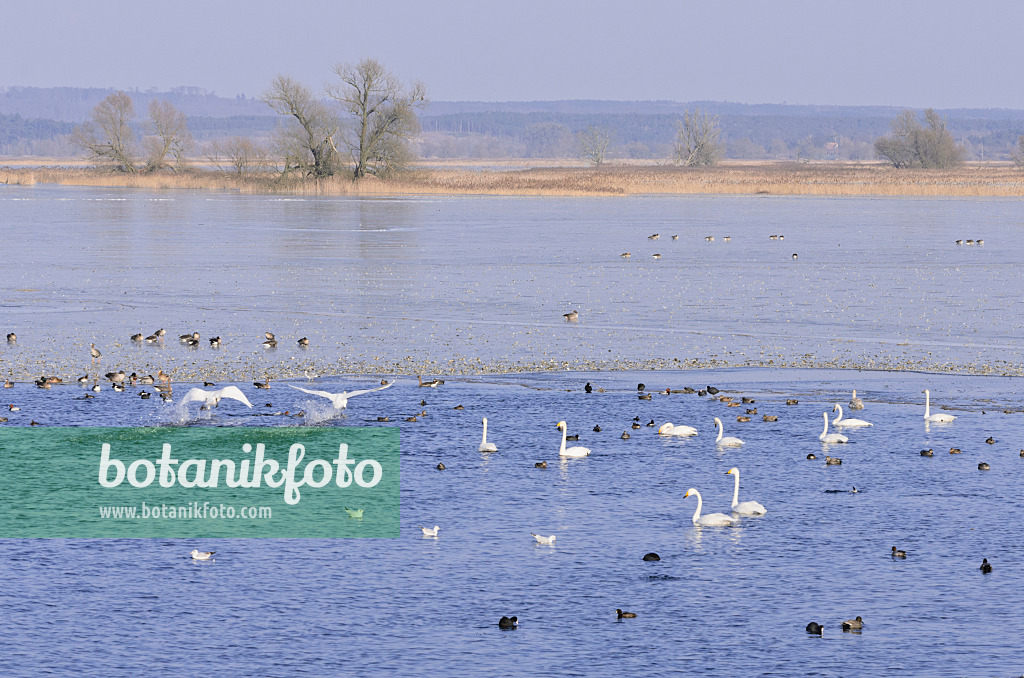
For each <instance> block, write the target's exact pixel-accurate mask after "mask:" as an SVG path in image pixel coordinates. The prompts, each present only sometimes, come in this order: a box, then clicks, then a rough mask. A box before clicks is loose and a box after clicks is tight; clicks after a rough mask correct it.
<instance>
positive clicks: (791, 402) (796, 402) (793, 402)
mask: <svg viewBox="0 0 1024 678" xmlns="http://www.w3.org/2000/svg"><path fill="white" fill-rule="evenodd" d="M786 404H787V405H799V404H800V401H799V400H797V399H796V398H787V399H786Z"/></svg>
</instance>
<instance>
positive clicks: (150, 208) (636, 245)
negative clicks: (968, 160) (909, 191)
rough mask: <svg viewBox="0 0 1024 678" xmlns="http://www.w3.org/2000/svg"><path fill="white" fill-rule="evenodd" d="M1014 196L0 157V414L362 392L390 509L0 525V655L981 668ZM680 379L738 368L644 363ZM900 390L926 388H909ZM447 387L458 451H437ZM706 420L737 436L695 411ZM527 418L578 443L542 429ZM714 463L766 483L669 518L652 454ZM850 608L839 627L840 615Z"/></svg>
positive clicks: (1002, 606) (998, 587) (276, 408)
mask: <svg viewBox="0 0 1024 678" xmlns="http://www.w3.org/2000/svg"><path fill="white" fill-rule="evenodd" d="M1020 215H1021V210H1020V201H1019V200H1012V199H979V200H962V199H961V200H948V199H914V200H904V199H881V198H879V199H870V198H841V199H840V198H836V199H831V198H814V197H805V198H804V197H802V198H781V197H773V196H757V197H730V196H715V197H653V198H599V199H593V198H591V199H561V198H543V199H537V198H495V197H471V198H458V197H456V198H431V197H424V198H400V199H380V198H377V199H350V198H323V199H318V198H282V197H280V196H242V195H233V194H207V193H188V192H163V193H153V192H139V191H115V190H106V189H76V188H68V187H52V186H35V187H8V186H0V223H3V224H4V233H5V236H4V240H5V243H4V250H5V254H6V255H7V256H6V257H5V269H4V273H3V275H2V278H0V279H2V280H3V286H2V299H0V332H2V333H3V334H6V333H8V332H15V333H16V334H17V341H16V343H14V344H6V343H3V342H2V341H0V361H2V362H0V376H4V377H5V378H9V379H11V380H12V381H14V382H16V383H15V385H14V387H13V388H11V389H8V390H4V391H3V392H2V393H3V396H4V397H5V398H6V400H4V401H3V402H4V403H14V404H17V406H18V407H20V408H21V409H20V411H16V412H6V411H0V414H3V415H5V416H7V418H8V421H7V422H6V423H0V430H3V429H5V428H10V427H19V426H27V425H28V424H29V422H30V421H37V422H39V423H41V424H43V425H44V426H84V425H89V426H137V425H155V426H171V425H173V426H178V425H187V426H303V425H313V424H315V425H320V426H399V427H400V429H401V450H402V483H401V516H402V520H401V527H402V531H401V537H399V538H397V539H336V540H305V539H296V540H267V539H263V540H260V539H215V540H185V539H139V540H132V539H105V540H77V539H55V540H15V539H4V540H0V553H2V555H3V557H2V558H0V572H2V578H3V581H4V584H5V585H4V586H3V588H2V590H0V606H2V607H3V608H4V609H5V611H7V614H6V615H4V621H3V622H0V625H2V627H3V633H4V637H5V640H6V646H7V648H8V651H7V652H5V653H3V656H2V657H0V672H2V673H4V674H5V675H24V674H29V673H31V674H33V675H35V674H39V673H47V672H49V673H54V674H63V673H70V672H75V673H76V674H80V675H88V676H92V675H97V676H99V675H102V676H107V675H111V674H129V675H137V674H139V673H144V674H152V673H165V672H171V671H174V672H180V671H181V670H182V666H181V665H182V664H183V663H185V664H186V669H185V670H188V671H193V670H210V671H218V670H219V671H220V672H227V673H229V674H231V675H304V674H306V675H325V674H338V673H352V674H355V675H438V674H482V673H498V672H503V673H511V674H517V675H534V674H538V673H543V674H551V675H591V674H608V673H612V672H618V673H622V672H630V673H640V672H642V673H644V674H647V675H670V674H677V673H679V672H683V671H688V672H696V673H702V674H712V675H794V674H801V675H822V676H833V675H848V674H850V673H853V672H864V673H867V674H871V675H888V674H893V673H897V672H899V673H901V674H906V675H920V676H960V675H983V676H1010V675H1019V674H1021V673H1022V672H1024V654H1022V653H1021V651H1020V649H1019V639H1020V638H1021V637H1022V636H1024V621H1022V619H1021V616H1020V614H1019V612H1020V610H1021V609H1022V604H1024V587H1022V586H1021V581H1022V577H1024V558H1022V555H1024V553H1022V552H1024V547H1022V546H1021V539H1020V534H1021V533H1020V530H1019V529H1017V528H1013V527H1012V525H1013V520H1014V516H1015V515H1016V514H1017V513H1019V512H1020V509H1021V499H1020V488H1021V487H1022V481H1024V458H1021V456H1020V449H1021V447H1024V439H1022V438H1021V435H1020V432H1021V425H1022V420H1024V408H1022V391H1024V380H1022V379H1021V376H1022V367H1024V365H1022V362H1024V361H1022V360H1021V353H1020V338H1021V318H1022V316H1021V314H1020V313H1019V309H1018V306H1019V303H1020V301H1019V290H1020V289H1021V288H1022V285H1021V281H1020V278H1021V275H1022V273H1021V267H1020V265H1019V263H1020V256H1019V255H1020V250H1019V247H1018V246H1017V242H1019V239H1018V234H1019V232H1020V227H1021V225H1022V223H1021V222H1022V218H1021V216H1020ZM656 233H657V234H660V236H659V238H658V239H656V240H651V239H649V238H648V236H650V235H653V234H656ZM673 235H678V236H679V238H678V239H677V240H674V239H672V236H673ZM771 235H783V236H784V238H783V239H771V238H770V236H771ZM709 236H710V237H713V238H714V240H706V238H707V237H709ZM725 236H729V240H725ZM968 238H970V239H973V240H978V239H983V240H984V244H983V245H971V246H968V245H957V244H956V243H955V241H956V240H957V239H965V240H966V239H968ZM624 252H630V253H631V256H630V257H628V258H624V257H622V256H620V255H621V254H622V253H624ZM655 253H657V254H661V257H660V258H654V257H653V256H652V255H653V254H655ZM793 254H797V255H798V256H797V258H796V259H794V258H793ZM570 310H578V311H579V320H578V321H577V322H574V323H570V322H566V321H565V319H564V318H563V315H562V314H564V313H567V312H569V311H570ZM160 327H165V328H166V329H167V336H166V337H165V338H164V340H163V341H161V342H156V343H153V344H146V343H142V344H141V345H136V343H135V342H132V341H131V340H130V339H129V337H130V336H131V335H132V334H135V333H136V332H141V333H143V334H144V335H148V334H150V333H152V332H153V331H155V330H156V329H157V328H160ZM192 331H197V332H200V334H201V342H200V344H199V345H198V346H197V347H194V348H190V347H188V346H186V345H183V344H182V343H180V342H179V340H178V335H180V334H184V333H186V332H192ZM268 331H269V332H273V333H274V334H275V335H276V338H277V340H278V342H279V343H278V346H277V347H276V348H270V349H268V348H264V347H263V346H262V342H263V341H264V333H265V332H268ZM218 335H219V336H220V337H221V338H222V345H221V346H220V348H218V349H214V348H211V347H210V345H209V344H208V342H207V339H208V338H209V337H211V336H218ZM300 337H307V338H308V339H309V342H310V344H309V346H308V347H306V348H303V347H300V346H299V345H298V344H297V343H296V340H297V339H298V338H300ZM90 344H95V345H96V347H97V348H99V349H100V350H101V352H102V357H101V358H100V360H99V362H98V363H96V364H94V363H92V362H91V359H90V354H89V346H90ZM119 368H120V369H124V370H125V371H126V372H128V373H131V372H137V373H138V374H141V375H144V374H150V373H152V374H155V373H156V372H157V371H158V370H164V371H166V372H167V373H169V374H171V375H172V377H173V380H174V384H175V390H174V395H175V396H179V395H180V394H181V393H182V392H184V391H185V390H187V389H188V388H190V387H192V386H201V385H202V383H201V382H202V381H203V380H208V381H212V382H217V384H218V386H222V385H226V384H229V383H233V384H237V385H239V386H240V387H241V388H242V390H243V391H244V392H245V393H246V394H247V396H248V397H249V399H250V400H252V402H253V404H254V407H253V408H252V409H251V410H250V409H248V408H246V407H244V406H243V405H241V404H240V403H238V402H234V401H223V402H222V403H221V405H220V406H219V407H218V408H216V409H213V410H209V411H197V410H196V407H195V406H192V407H191V408H190V409H189V408H186V407H185V406H184V405H182V404H181V403H163V402H161V401H160V400H159V399H158V398H155V397H154V398H152V399H149V400H143V399H141V398H140V397H139V395H138V394H139V392H140V391H141V390H152V388H151V387H142V386H135V387H129V388H127V389H126V390H125V392H123V393H117V392H114V391H113V390H112V389H111V388H110V386H109V385H108V384H107V383H106V381H105V380H104V379H103V377H102V375H103V373H105V372H107V371H110V370H116V369H119ZM83 374H84V375H87V376H88V384H90V385H91V384H92V383H93V382H94V381H95V382H98V383H100V384H101V385H102V389H101V391H100V392H99V393H96V394H94V395H95V396H96V397H94V398H85V396H86V395H93V394H92V392H91V391H89V390H88V389H87V388H85V387H83V386H79V385H78V384H77V383H76V382H74V378H75V377H78V376H82V375H83ZM417 374H422V376H423V377H424V378H434V377H439V378H442V379H444V380H445V383H444V384H443V385H441V386H439V387H437V388H420V387H419V386H418V385H417V378H416V375H417ZM40 375H55V376H59V377H61V378H62V379H63V380H64V381H65V382H70V383H66V384H57V385H54V386H53V387H52V388H51V389H39V388H36V387H35V386H34V385H33V384H32V383H31V380H32V379H36V378H38V377H39V376H40ZM268 377H269V378H270V379H271V388H270V389H267V390H256V389H254V388H253V386H252V382H253V381H263V380H265V379H266V378H268ZM381 378H386V379H389V380H395V379H396V380H397V384H396V385H395V386H394V387H393V388H389V389H386V390H383V391H380V392H377V393H369V394H366V395H363V396H359V397H357V398H353V399H352V401H351V402H350V403H349V407H348V409H347V410H346V413H345V414H344V415H336V414H335V413H334V412H333V411H332V410H330V408H329V407H328V406H327V405H326V404H325V403H326V401H325V400H323V399H320V398H317V397H316V396H311V395H308V394H306V393H303V392H300V391H297V390H295V389H292V388H289V386H288V385H289V384H292V385H295V386H302V387H303V388H311V389H323V390H326V391H331V392H337V391H341V390H343V389H348V390H351V389H362V388H371V387H373V386H375V385H377V384H379V381H380V379H381ZM588 382H589V383H591V384H592V385H593V387H594V392H593V393H589V394H588V393H585V392H584V390H583V387H584V384H586V383H588ZM641 382H642V383H644V384H645V388H644V390H643V391H642V392H643V393H650V394H651V398H650V399H649V400H646V399H644V400H642V399H639V398H638V394H639V393H641V391H638V388H637V387H638V383H641ZM707 385H715V386H717V387H718V388H719V389H721V393H720V394H719V395H725V396H729V397H732V398H734V400H735V401H739V400H740V397H741V396H745V397H748V398H751V399H753V400H754V401H755V402H753V403H744V404H742V405H741V406H740V407H729V405H728V403H726V402H722V401H720V400H718V399H713V398H712V397H711V396H710V395H704V396H700V395H697V394H696V393H694V394H688V393H668V394H666V393H664V391H665V389H666V388H669V389H672V390H681V389H683V388H684V387H687V386H689V387H692V388H693V389H694V390H697V389H702V388H704V387H706V386H707ZM854 388H855V389H857V393H858V395H859V396H861V397H862V398H863V399H864V401H865V404H866V406H865V408H864V409H863V410H860V411H856V412H851V411H846V412H844V413H845V414H846V415H847V416H849V417H859V418H863V419H866V420H868V421H870V422H871V423H872V424H873V426H871V427H867V428H864V429H860V430H846V431H845V433H846V434H847V435H848V436H849V438H850V441H849V442H848V443H846V444H835V445H823V444H822V443H821V442H819V440H818V434H819V433H821V429H822V427H823V418H822V412H829V413H831V411H832V409H833V404H834V403H840V404H842V405H843V406H844V408H845V407H846V404H847V402H848V401H849V399H850V392H851V390H852V389H854ZM926 388H927V389H929V390H930V392H931V397H932V403H931V404H932V410H933V411H936V412H946V413H950V414H953V415H956V417H957V419H956V420H955V421H954V422H953V423H950V424H929V423H925V422H924V421H923V417H922V415H923V412H924V395H923V393H922V391H923V390H924V389H926ZM789 400H796V401H797V402H796V404H787V401H789ZM421 401H425V402H426V404H425V405H421ZM267 404H270V407H266V405H267ZM459 406H461V408H460V409H456V408H457V407H459ZM754 408H756V409H757V413H756V414H751V415H749V416H750V417H751V421H750V422H744V423H741V422H738V421H737V416H742V415H744V413H745V411H746V410H747V409H754ZM285 411H287V412H289V413H290V414H296V413H299V412H301V413H302V414H301V415H300V416H298V417H295V416H284V415H283V414H281V413H283V412H285ZM424 411H425V412H426V416H418V417H417V421H415V422H406V421H405V418H406V417H409V416H412V415H416V414H420V413H421V412H424ZM766 414H767V415H772V416H777V417H778V421H776V422H766V421H763V419H762V417H763V415H766ZM381 416H387V417H389V418H390V419H391V422H388V423H381V422H379V421H377V419H378V417H381ZM482 417H487V418H488V420H489V430H488V439H489V440H491V441H493V442H495V443H496V444H497V446H498V451H497V452H494V453H480V452H478V451H477V446H478V445H479V443H480V437H481V436H480V432H481V418H482ZM714 417H719V418H720V419H721V420H722V422H723V424H724V428H725V434H726V435H731V436H738V437H740V438H742V439H743V440H744V441H745V445H743V446H742V447H740V448H720V447H718V446H717V445H716V444H715V434H716V432H715V425H714V422H713V418H714ZM560 420H565V421H566V422H567V423H568V427H569V432H570V433H572V434H579V436H580V442H578V443H572V444H576V445H584V446H586V447H588V448H590V449H591V450H592V453H591V454H590V455H589V456H588V457H586V458H581V459H564V460H559V458H558V446H559V442H560V434H559V432H558V430H557V429H556V428H555V424H556V423H557V422H558V421H560ZM634 421H636V422H637V423H638V424H639V425H640V428H638V429H634V428H633V427H632V424H633V423H634ZM652 421H653V422H654V423H655V424H656V425H660V424H662V423H664V422H666V421H671V422H674V423H676V424H687V425H692V426H694V427H696V428H697V429H698V430H699V434H698V435H697V436H696V437H692V438H671V437H666V436H659V435H658V434H657V428H656V427H650V426H647V424H648V423H649V422H652ZM595 426H600V428H601V431H600V432H596V431H594V430H593V429H594V427H595ZM624 431H625V432H628V433H629V434H630V437H629V438H628V439H623V438H622V437H621V435H622V433H623V432H624ZM988 438H991V439H992V440H993V442H992V443H991V444H989V443H986V439H988ZM2 440H3V438H2V436H0V441H2ZM0 447H2V445H0ZM951 447H957V448H960V449H961V450H962V453H961V454H950V453H949V449H950V448H951ZM929 448H931V449H933V450H934V456H932V457H925V456H922V455H921V454H920V451H921V450H922V449H929ZM0 453H2V454H13V453H15V451H14V450H11V449H2V450H0ZM808 454H814V455H815V456H816V459H807V455H808ZM826 455H830V456H838V457H841V458H842V460H843V463H842V464H841V465H836V466H831V465H826V464H825V461H824V458H825V456H826ZM540 461H546V462H547V468H536V467H535V463H536V462H540ZM981 462H986V463H988V464H989V465H990V467H991V469H990V470H987V471H982V470H979V469H978V464H979V463H981ZM438 463H443V464H444V465H445V466H446V469H445V470H443V471H439V470H437V469H436V468H435V467H436V466H437V464H438ZM733 466H735V467H738V468H739V469H740V470H741V473H742V476H741V478H742V480H741V487H740V490H739V492H740V500H741V501H742V500H748V499H754V500H757V501H759V502H761V503H762V504H764V505H765V507H766V508H767V513H766V514H765V515H764V516H759V517H745V518H742V519H740V521H739V522H738V524H736V525H734V526H732V527H721V528H719V527H701V528H698V527H695V526H694V525H693V524H692V523H691V517H692V515H693V512H694V510H695V508H696V501H695V500H694V498H684V496H683V495H684V494H685V493H686V490H687V489H688V488H691V487H692V488H696V489H698V490H699V491H700V492H701V494H702V497H703V509H704V512H705V513H707V512H718V511H725V512H728V509H729V502H730V500H731V497H732V494H731V493H732V488H733V479H732V477H731V476H728V475H726V474H725V472H726V471H728V470H729V469H730V468H731V467H733ZM853 488H856V489H857V491H856V492H853V491H852V489H853ZM420 525H424V526H433V525H439V526H440V527H441V529H440V531H439V535H438V537H436V538H430V537H424V536H423V534H422V532H421V530H420V529H419V526H420ZM531 532H534V533H538V534H541V535H551V534H555V535H556V536H557V539H556V541H555V544H554V545H552V546H548V545H543V544H540V543H538V542H537V541H536V540H535V539H534V538H533V537H532V536H531V534H530V533H531ZM197 542H201V543H197ZM894 545H895V546H897V547H898V548H899V549H904V550H906V551H907V558H906V559H893V558H892V557H891V555H890V553H891V551H890V549H891V547H892V546H894ZM194 548H198V549H200V550H210V551H216V552H217V554H216V559H215V560H214V561H213V562H194V561H192V560H191V559H190V558H189V557H188V554H189V552H190V551H191V550H192V549H194ZM648 552H656V553H658V554H659V555H660V557H661V560H660V561H658V562H645V561H643V560H642V556H643V555H644V554H645V553H648ZM982 558H987V559H988V560H989V561H990V562H991V563H992V564H993V571H992V573H991V574H987V575H986V574H982V573H981V571H980V570H979V569H978V566H979V565H980V563H981V560H982ZM616 608H621V609H624V610H628V611H632V612H635V613H636V614H637V617H636V618H634V619H621V620H620V619H617V618H616V614H615V610H616ZM503 615H517V616H518V618H519V627H518V628H517V629H515V630H511V631H506V630H502V629H499V628H498V626H497V621H498V619H499V617H501V616H503ZM858 615H860V616H862V617H863V619H864V629H863V631H862V632H861V633H848V632H844V631H843V630H842V629H841V628H840V622H841V621H842V620H845V619H851V618H853V617H856V616H858ZM810 621H816V622H819V623H821V624H823V625H824V626H825V630H824V632H823V634H822V636H821V637H818V636H815V635H811V634H808V633H807V632H806V631H805V630H804V627H805V626H806V625H807V623H808V622H810ZM54 648H58V649H56V650H55V649H54Z"/></svg>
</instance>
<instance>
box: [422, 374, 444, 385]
mask: <svg viewBox="0 0 1024 678" xmlns="http://www.w3.org/2000/svg"><path fill="white" fill-rule="evenodd" d="M416 378H417V379H419V380H420V386H421V387H422V388H437V387H438V386H440V385H441V384H443V383H444V380H442V379H431V380H430V381H423V377H421V376H419V375H416Z"/></svg>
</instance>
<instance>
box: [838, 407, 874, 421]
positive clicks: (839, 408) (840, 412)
mask: <svg viewBox="0 0 1024 678" xmlns="http://www.w3.org/2000/svg"><path fill="white" fill-rule="evenodd" d="M832 411H833V412H835V411H838V412H839V416H838V417H836V418H835V419H833V420H832V425H833V426H874V424H872V423H871V422H870V421H864V420H863V419H843V406H842V405H840V404H839V403H836V404H835V406H834V407H833V408H832Z"/></svg>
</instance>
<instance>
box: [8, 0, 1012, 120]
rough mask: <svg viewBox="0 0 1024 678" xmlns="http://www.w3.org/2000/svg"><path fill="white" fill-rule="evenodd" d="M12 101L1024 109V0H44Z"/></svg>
mask: <svg viewBox="0 0 1024 678" xmlns="http://www.w3.org/2000/svg"><path fill="white" fill-rule="evenodd" d="M3 14H4V24H5V29H4V30H3V33H2V34H3V43H4V50H3V51H4V61H5V63H4V66H3V69H2V70H0V87H8V86H37V87H56V86H75V87H103V88H107V87H113V88H121V89H131V88H138V89H141V90H146V89H150V88H156V89H158V90H167V89H170V88H172V87H177V86H196V87H201V88H203V89H206V90H209V91H213V92H215V93H217V94H219V95H221V96H234V95H237V94H245V95H247V96H259V95H260V94H261V93H263V92H264V91H265V90H266V88H267V86H268V84H269V83H270V81H271V79H272V78H273V77H274V76H276V75H278V74H283V75H288V76H291V77H293V78H296V79H298V80H300V81H302V82H304V83H306V84H307V85H310V86H311V87H314V88H319V87H320V86H322V85H323V84H324V83H327V82H329V81H331V79H332V77H333V75H332V69H333V68H334V66H335V65H337V64H339V63H355V62H358V61H359V60H361V59H363V58H367V57H372V58H375V59H377V60H379V61H380V62H381V63H383V64H384V65H385V66H387V67H388V68H389V69H390V70H391V71H392V72H393V73H394V74H395V75H397V76H399V77H400V78H402V79H403V80H407V81H408V80H414V79H415V80H420V81H422V82H423V83H424V84H425V85H426V87H427V90H428V94H429V97H430V98H431V99H432V100H435V101H541V100H559V99H605V100H618V101H638V100H668V101H680V102H687V101H731V102H739V103H751V104H756V103H789V104H818V105H887V106H906V107H913V108H924V107H934V108H938V109H949V108H1016V109H1024V87H1021V77H1022V73H1021V71H1022V69H1021V66H1022V65H1024V58H1022V56H1021V52H1020V28H1021V26H1022V25H1024V2H1020V1H1019V0H1003V1H995V0H975V1H972V2H967V1H965V0H928V1H919V0H847V1H845V2H832V1H829V0H757V1H755V0H751V1H746V0H701V1H699V2H693V1H691V0H662V1H657V2H655V1H649V0H564V1H560V0H539V1H538V0H515V1H514V2H487V1H486V0H473V1H468V0H384V1H376V2H368V1H366V0H360V1H358V2H351V1H349V0H301V1H300V2H281V1H280V0H276V1H274V2H267V1H265V0H174V1H173V2H140V1H139V0H95V1H93V2H83V1H82V0H33V1H32V2H18V3H11V4H10V6H8V7H6V8H5V9H4V13H3Z"/></svg>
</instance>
